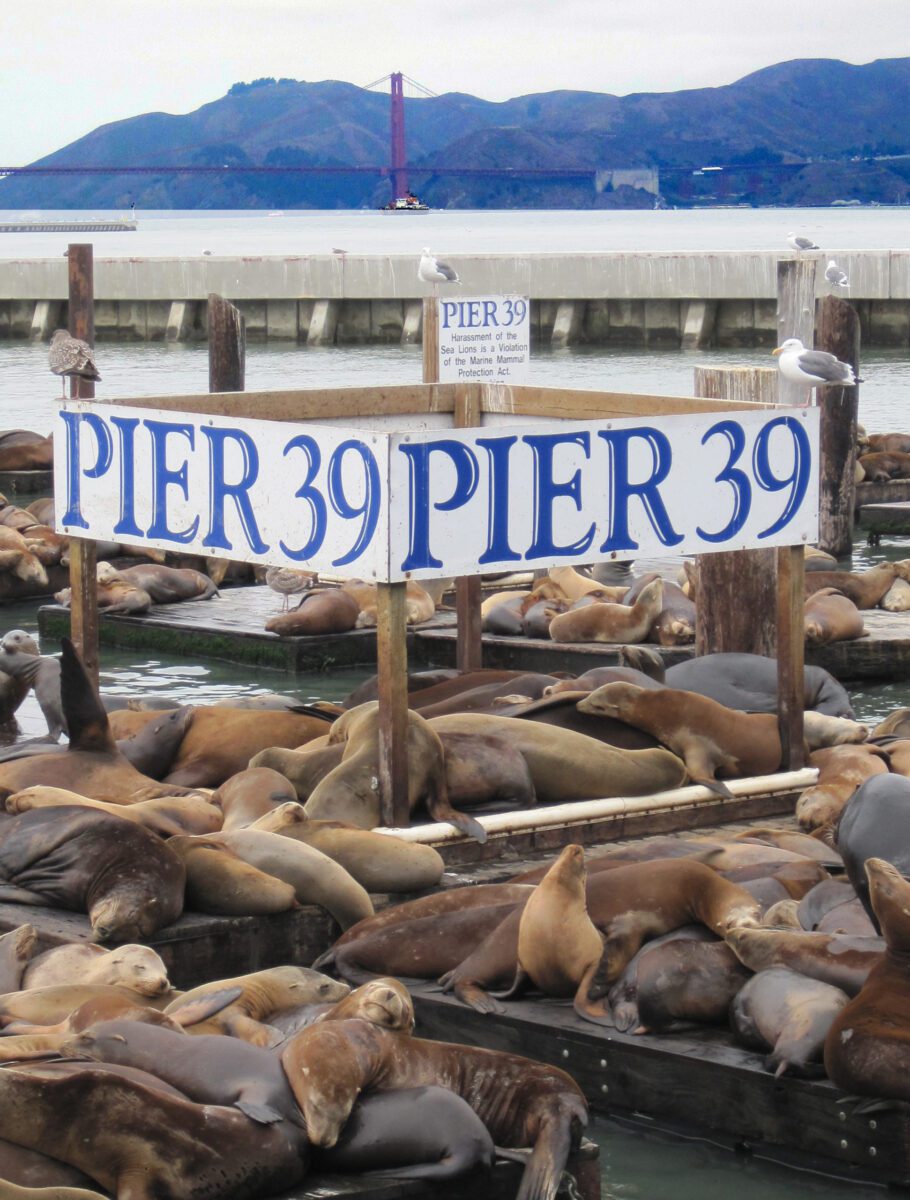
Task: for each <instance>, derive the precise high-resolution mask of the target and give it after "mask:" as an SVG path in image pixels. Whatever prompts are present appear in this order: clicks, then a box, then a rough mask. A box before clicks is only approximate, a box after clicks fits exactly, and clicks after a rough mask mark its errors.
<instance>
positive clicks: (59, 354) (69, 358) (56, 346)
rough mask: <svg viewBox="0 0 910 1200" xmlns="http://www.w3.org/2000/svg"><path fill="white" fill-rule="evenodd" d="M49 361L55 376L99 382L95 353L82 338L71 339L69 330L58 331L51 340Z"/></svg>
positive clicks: (64, 392)
mask: <svg viewBox="0 0 910 1200" xmlns="http://www.w3.org/2000/svg"><path fill="white" fill-rule="evenodd" d="M47 360H48V363H49V364H50V368H51V370H52V371H53V373H54V374H55V375H60V376H61V377H62V378H64V379H66V377H67V376H70V377H73V376H76V377H78V378H79V379H91V380H99V379H100V378H101V376H100V375H99V374H98V368H97V367H96V366H95V351H94V350H93V349H92V348H91V346H90V345H89V344H88V342H83V341H82V339H81V338H75V337H70V334H69V330H67V329H58V330H56V331H55V333H54V336H53V337H52V338H51V344H50V349H49V350H48V352H47ZM66 398H67V395H66V385H65V384H64V387H63V395H62V397H61V399H62V400H66Z"/></svg>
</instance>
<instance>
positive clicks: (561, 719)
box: [443, 676, 660, 750]
mask: <svg viewBox="0 0 910 1200" xmlns="http://www.w3.org/2000/svg"><path fill="white" fill-rule="evenodd" d="M641 678H646V677H645V676H642V677H641ZM650 682H651V681H649V686H650ZM589 694H590V693H588V692H556V693H555V694H553V695H551V696H545V697H543V698H542V699H540V700H531V701H526V700H523V699H522V698H521V697H519V696H515V697H513V698H512V699H513V700H514V701H515V703H512V704H507V703H505V700H506V699H508V697H505V698H504V700H503V703H502V704H501V705H500V706H499V707H497V708H496V710H495V714H496V715H499V716H503V717H512V718H517V719H518V720H520V721H533V722H535V723H537V724H543V725H553V726H555V727H556V728H558V729H570V730H572V731H573V732H575V733H581V734H583V735H584V736H585V737H588V738H593V739H594V740H595V741H598V742H604V743H605V744H606V745H608V746H616V747H617V748H618V749H621V750H653V749H655V748H656V747H658V746H659V745H660V742H659V741H658V740H657V738H655V737H652V736H651V734H649V733H645V732H644V731H643V730H641V729H636V728H635V727H634V726H632V725H627V724H626V723H625V722H624V721H614V720H613V719H612V718H611V717H603V716H597V715H595V714H593V713H586V712H579V710H578V702H579V701H580V700H583V699H584V698H585V696H587V695H589ZM447 736H452V735H447ZM443 744H445V741H444V742H443Z"/></svg>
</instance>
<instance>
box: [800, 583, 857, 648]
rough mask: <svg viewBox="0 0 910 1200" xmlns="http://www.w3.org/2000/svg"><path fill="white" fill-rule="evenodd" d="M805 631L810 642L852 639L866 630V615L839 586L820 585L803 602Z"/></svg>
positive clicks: (818, 642) (828, 643) (813, 643)
mask: <svg viewBox="0 0 910 1200" xmlns="http://www.w3.org/2000/svg"><path fill="white" fill-rule="evenodd" d="M803 632H804V636H805V639H806V645H807V646H827V645H830V643H831V642H849V641H853V640H854V639H855V638H861V637H863V636H864V634H865V632H866V627H865V625H864V624H863V616H862V613H861V612H860V610H859V609H858V608H857V607H856V605H855V604H854V603H853V601H852V600H851V599H849V597H847V596H844V595H842V593H840V592H839V591H837V589H836V588H820V589H819V590H818V591H817V592H813V593H812V595H811V596H808V597H807V598H806V602H805V604H804V605H803Z"/></svg>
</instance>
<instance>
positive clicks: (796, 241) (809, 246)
mask: <svg viewBox="0 0 910 1200" xmlns="http://www.w3.org/2000/svg"><path fill="white" fill-rule="evenodd" d="M787 245H788V246H789V247H790V248H791V250H795V251H796V253H797V254H799V253H800V251H802V250H820V249H821V246H816V244H815V242H813V241H812V239H811V238H807V237H802V235H801V234H797V233H788V234H787Z"/></svg>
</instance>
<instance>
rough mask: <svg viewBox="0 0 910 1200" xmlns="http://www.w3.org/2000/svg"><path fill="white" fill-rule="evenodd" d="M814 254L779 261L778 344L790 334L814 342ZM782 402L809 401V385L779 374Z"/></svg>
mask: <svg viewBox="0 0 910 1200" xmlns="http://www.w3.org/2000/svg"><path fill="white" fill-rule="evenodd" d="M817 267H818V264H817V262H816V260H815V259H814V258H782V259H780V260H779V261H778V264H777V344H778V346H779V345H780V344H781V343H782V342H784V341H786V339H787V338H793V337H795V338H799V340H800V341H801V342H802V344H803V345H804V346H811V345H812V339H813V337H814V335H815V275H816V270H817ZM778 403H779V404H805V403H807V392H806V389H805V388H804V387H803V386H802V385H801V384H798V383H790V382H789V380H787V379H784V377H783V375H781V376H780V378H779V391H778Z"/></svg>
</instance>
